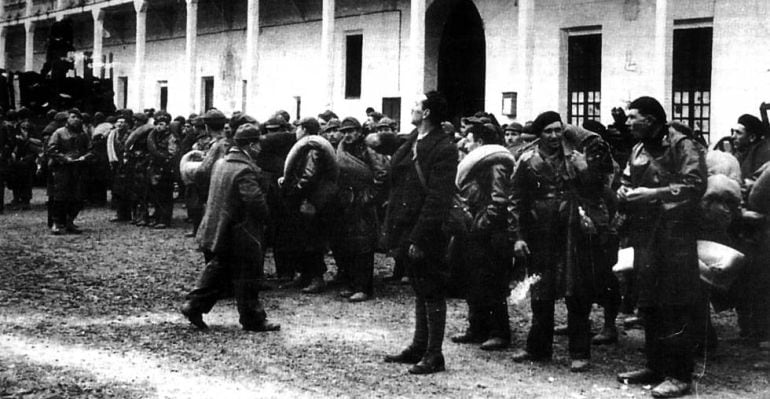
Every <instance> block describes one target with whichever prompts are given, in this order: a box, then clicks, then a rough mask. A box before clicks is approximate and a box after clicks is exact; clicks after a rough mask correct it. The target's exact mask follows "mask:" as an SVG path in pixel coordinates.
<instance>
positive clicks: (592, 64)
mask: <svg viewBox="0 0 770 399" xmlns="http://www.w3.org/2000/svg"><path fill="white" fill-rule="evenodd" d="M0 3H2V6H1V7H0V10H1V11H2V15H0V46H2V48H3V49H4V50H5V51H4V52H3V55H2V57H0V67H3V68H5V69H6V70H9V71H24V70H26V71H29V70H34V71H39V70H40V69H41V68H42V65H43V63H44V61H45V54H46V41H47V38H48V30H49V28H50V26H51V24H52V23H53V22H54V21H56V20H62V19H65V18H67V19H70V20H71V21H73V24H74V45H75V48H76V53H75V54H76V71H75V72H74V73H76V74H78V75H79V76H83V74H85V73H86V69H89V71H88V73H93V75H94V76H106V77H112V79H113V82H114V85H115V93H116V95H115V102H116V105H117V106H118V107H119V108H121V107H124V106H125V107H131V108H135V109H142V108H147V107H154V108H156V109H157V108H166V109H167V110H168V111H169V112H170V113H172V114H175V115H176V114H182V115H186V114H187V113H189V112H200V111H201V110H203V109H205V108H207V107H211V106H215V107H217V108H219V109H221V110H223V111H225V112H232V111H234V110H246V111H247V112H249V113H252V114H254V115H255V116H257V117H258V118H265V117H267V116H268V115H270V114H271V113H272V112H274V111H275V110H278V109H285V110H288V111H289V112H290V113H291V114H292V116H297V114H298V113H299V114H301V116H308V115H315V114H317V113H319V112H321V111H323V110H324V109H327V108H330V109H333V110H334V111H335V112H336V113H337V114H339V115H354V116H361V115H363V113H364V109H365V108H366V107H368V106H372V107H374V108H375V109H378V110H382V111H384V112H385V113H386V114H390V115H391V116H394V117H396V118H397V119H400V121H401V124H402V126H404V129H403V130H406V129H407V128H406V127H407V126H408V123H409V115H410V112H409V111H410V109H411V107H412V105H413V104H414V100H415V99H416V98H417V96H418V95H419V93H422V92H424V91H426V90H429V89H435V88H437V89H439V90H441V91H442V92H444V93H445V94H447V96H448V97H449V99H450V106H451V108H452V111H453V113H454V114H455V115H461V114H469V113H472V112H473V111H476V110H480V109H484V110H487V111H488V112H492V113H494V114H496V115H498V116H500V119H501V120H503V121H506V120H509V119H517V120H520V121H525V120H528V119H532V118H534V116H535V115H536V114H537V113H539V112H541V111H545V110H549V109H555V110H558V111H560V112H561V113H562V114H563V115H565V116H566V117H567V118H569V120H571V121H572V122H580V121H582V120H583V119H585V118H593V119H599V120H601V121H602V122H604V123H607V122H610V121H611V117H610V112H611V109H612V108H613V107H624V106H625V105H627V103H628V102H629V101H631V100H633V99H634V98H635V97H638V96H641V95H652V96H655V97H656V98H659V99H660V100H661V102H662V103H663V104H664V106H665V107H666V109H667V111H668V113H669V115H671V116H672V117H673V118H676V119H679V120H684V121H686V122H688V123H690V124H691V125H692V126H693V127H694V128H696V129H699V130H702V131H704V132H705V133H710V134H711V136H712V137H713V138H716V137H720V136H723V135H726V134H729V128H730V126H731V125H732V124H733V122H734V121H735V120H736V119H737V116H738V115H740V114H742V113H747V112H748V113H753V114H757V113H758V107H759V104H760V103H761V102H763V101H766V100H770V96H769V95H768V93H770V52H768V51H764V43H765V40H766V39H770V31H769V29H768V27H767V26H766V25H767V22H769V21H770V2H769V1H767V0H411V1H410V0H2V1H1V2H0Z"/></svg>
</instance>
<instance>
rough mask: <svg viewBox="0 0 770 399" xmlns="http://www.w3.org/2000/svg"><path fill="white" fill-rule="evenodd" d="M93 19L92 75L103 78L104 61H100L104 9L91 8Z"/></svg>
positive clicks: (102, 44) (102, 45)
mask: <svg viewBox="0 0 770 399" xmlns="http://www.w3.org/2000/svg"><path fill="white" fill-rule="evenodd" d="M91 15H92V16H93V19H94V51H93V55H92V60H93V61H92V66H93V70H94V77H98V78H100V79H103V78H104V63H103V62H102V52H103V47H104V10H103V9H101V8H94V9H93V10H91Z"/></svg>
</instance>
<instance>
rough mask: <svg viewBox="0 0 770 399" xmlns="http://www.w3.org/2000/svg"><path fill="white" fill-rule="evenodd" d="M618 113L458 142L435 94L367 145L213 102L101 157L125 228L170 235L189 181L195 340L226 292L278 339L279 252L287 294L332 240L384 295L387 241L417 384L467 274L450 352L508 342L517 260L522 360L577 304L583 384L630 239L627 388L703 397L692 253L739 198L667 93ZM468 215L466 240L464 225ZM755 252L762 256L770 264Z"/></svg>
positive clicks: (484, 122) (322, 125)
mask: <svg viewBox="0 0 770 399" xmlns="http://www.w3.org/2000/svg"><path fill="white" fill-rule="evenodd" d="M621 114H622V115H621ZM613 116H616V123H615V124H614V126H613V127H612V129H605V130H603V129H604V128H603V126H598V125H597V124H596V123H594V124H593V125H592V124H591V123H587V124H586V125H584V127H578V126H571V125H567V124H565V123H563V121H562V120H561V116H560V115H559V114H558V113H556V112H553V111H549V112H544V113H542V114H540V115H539V116H538V117H537V118H536V119H535V120H534V121H533V122H532V123H531V124H529V125H528V126H526V129H527V130H528V132H527V133H524V134H528V135H529V136H525V135H524V134H518V135H517V134H516V133H518V132H517V129H521V130H524V128H525V126H517V125H516V124H511V125H509V126H506V127H505V128H501V127H499V126H498V125H497V124H496V122H495V121H494V117H493V116H490V115H486V116H481V117H477V118H468V119H464V120H463V124H464V125H466V126H464V127H463V128H462V129H461V132H462V133H461V134H460V137H459V140H458V139H456V138H455V134H454V132H453V130H454V129H451V128H448V126H447V124H446V123H445V122H444V121H446V119H447V118H448V114H447V104H446V100H445V99H444V98H443V96H442V95H441V94H440V93H437V92H430V93H427V94H426V95H425V97H424V98H422V99H420V100H418V101H417V102H416V103H415V106H414V109H413V110H412V115H411V117H412V123H413V125H414V127H415V129H414V130H413V131H412V132H411V133H409V134H403V135H402V134H397V133H395V132H396V130H397V129H396V126H395V124H394V123H393V121H391V120H389V119H388V118H385V117H381V116H379V115H373V117H372V118H370V120H368V121H367V122H366V125H367V126H366V129H367V130H368V131H369V132H370V134H368V135H366V134H365V132H364V128H365V127H364V126H362V124H361V123H360V122H359V121H358V120H357V119H356V118H353V117H347V118H344V119H342V120H341V121H339V120H338V119H337V118H336V115H333V113H332V112H325V113H324V114H321V115H319V118H305V119H302V120H300V121H298V122H296V123H295V124H294V125H292V124H289V123H288V122H286V121H288V119H289V118H288V115H283V113H282V112H279V113H276V115H274V116H273V117H271V118H270V119H269V120H268V121H267V122H266V123H264V124H260V123H258V122H257V121H256V120H255V119H254V118H252V117H250V116H248V115H245V114H236V115H234V116H233V117H232V118H230V119H227V118H226V117H225V115H223V114H222V113H221V112H219V111H217V110H211V111H209V112H207V113H206V114H205V115H203V116H202V117H197V116H193V117H192V118H189V119H188V120H186V121H184V120H181V119H178V120H175V121H173V122H172V121H171V120H170V116H168V115H166V114H162V113H161V114H156V115H154V117H153V118H152V119H153V121H152V122H150V119H149V118H147V117H146V116H144V114H138V115H136V116H134V117H133V120H132V121H131V122H132V123H133V124H134V126H133V130H132V129H131V127H130V124H129V117H128V114H127V112H125V111H124V112H122V113H119V114H118V115H117V118H116V121H115V126H114V128H113V129H112V131H111V132H110V133H109V134H108V136H107V137H108V139H107V153H108V157H109V160H110V161H111V162H115V161H113V160H116V161H117V165H113V170H114V172H115V177H114V181H115V187H120V183H121V182H122V184H123V185H124V187H129V189H127V190H124V191H122V192H121V191H120V190H119V189H117V190H116V189H115V187H114V188H113V197H114V198H115V199H116V202H117V203H118V205H117V213H118V217H117V219H118V220H123V221H128V220H133V221H134V222H135V223H136V224H138V225H144V224H152V222H153V221H154V222H155V226H156V227H158V228H164V227H167V226H168V225H169V223H170V220H171V219H170V209H173V187H174V182H175V181H178V180H180V179H181V180H182V182H181V184H182V187H184V190H183V192H184V196H185V200H186V202H187V209H188V213H189V214H188V216H190V219H191V220H192V222H193V226H194V227H193V228H194V235H195V237H196V241H197V242H198V244H199V245H200V247H201V249H202V250H203V254H204V260H205V263H206V265H205V269H204V271H203V273H202V274H201V276H200V279H199V282H198V284H197V286H196V288H195V289H194V290H193V291H191V292H190V294H189V295H188V296H187V301H186V302H185V304H184V305H183V306H182V308H181V311H182V313H183V314H184V315H185V317H187V318H188V319H189V321H190V322H191V323H192V324H194V325H195V326H197V327H198V328H201V329H205V328H207V325H206V323H205V322H204V321H203V314H205V313H208V312H209V311H210V310H211V309H212V307H213V306H214V304H215V303H216V302H217V300H219V299H221V298H222V297H224V296H226V295H228V294H230V293H232V294H234V296H235V298H236V302H237V306H238V311H239V314H240V322H241V324H242V326H243V328H244V329H245V330H249V331H274V330H277V329H279V328H280V326H279V325H277V324H273V323H270V322H268V321H267V315H266V313H265V311H264V308H263V306H262V304H261V302H260V300H259V295H258V293H259V290H260V288H261V286H260V282H261V281H262V279H263V278H264V276H263V264H264V256H265V249H266V248H267V247H272V249H273V255H274V260H275V265H276V273H277V274H278V275H279V276H280V277H283V278H285V279H286V280H289V279H290V281H289V283H288V284H286V285H285V287H300V288H302V290H303V292H306V293H315V292H320V291H322V290H323V289H324V287H325V282H324V280H323V274H324V273H325V272H326V265H325V263H324V254H325V252H326V251H327V249H328V248H330V249H331V250H332V253H333V255H334V258H335V261H336V263H337V267H338V273H337V278H339V279H340V280H342V281H343V282H344V287H345V288H344V289H343V290H341V292H340V295H342V296H344V297H347V298H349V300H350V301H351V302H359V301H365V300H368V299H370V298H371V296H372V294H373V292H372V275H373V262H374V252H375V250H378V249H384V250H387V251H388V252H389V253H390V254H391V255H392V256H393V257H394V258H395V260H396V265H397V267H400V268H401V271H400V272H399V271H394V272H396V273H403V274H405V275H406V276H408V278H409V281H410V282H411V284H412V287H413V289H414V292H415V331H414V337H413V340H412V342H411V343H410V344H409V345H408V346H407V347H406V348H405V349H404V350H403V351H402V352H400V353H397V354H394V355H389V356H386V357H385V361H386V362H397V363H409V364H411V365H412V366H411V367H410V369H409V371H410V372H411V373H414V374H429V373H434V372H438V371H442V370H444V369H445V360H444V357H443V353H442V344H443V340H444V330H445V324H446V298H447V297H448V296H449V295H450V294H452V293H451V292H450V291H451V288H452V284H453V282H454V280H456V279H457V276H458V275H459V274H463V273H464V274H463V275H464V276H465V277H467V278H465V279H464V281H465V282H466V283H467V285H466V286H465V287H464V290H463V296H464V297H465V298H466V300H467V303H468V322H469V325H468V328H467V330H466V331H465V332H464V333H462V334H460V335H458V336H455V337H453V339H452V340H453V341H454V342H457V343H478V344H480V346H481V348H482V349H488V350H494V349H500V348H504V347H506V346H508V344H509V342H510V339H511V337H510V335H511V332H510V322H509V318H508V313H507V302H506V300H507V296H508V294H509V287H508V283H509V281H510V279H511V276H512V275H513V274H515V273H516V269H515V268H513V267H512V264H514V263H512V262H511V261H512V259H513V258H514V257H515V258H516V262H515V265H517V267H519V269H521V268H522V267H520V266H521V265H523V268H524V269H525V270H526V273H527V274H529V275H536V276H538V280H537V281H536V282H535V283H534V285H533V286H532V290H531V307H532V313H533V317H532V325H531V327H530V331H529V334H528V338H527V343H526V346H525V347H524V348H521V349H519V350H517V351H516V352H515V353H514V354H513V360H514V361H517V362H521V361H548V360H550V359H551V357H552V354H553V353H552V347H553V335H554V307H555V303H556V301H557V300H559V299H561V298H564V299H565V303H566V306H567V313H568V325H567V331H566V333H567V335H568V336H569V354H570V357H571V366H570V369H571V370H572V371H574V372H582V371H585V370H587V369H588V368H589V367H590V348H591V340H592V337H591V331H590V322H589V315H590V310H591V307H592V304H593V303H599V304H600V305H602V306H603V307H604V309H605V328H604V329H603V331H602V333H601V334H600V335H602V334H604V336H605V337H604V339H605V341H608V342H612V341H616V340H617V331H616V329H615V318H616V317H617V314H618V308H619V307H620V294H619V287H618V282H617V279H616V278H615V276H614V275H613V274H612V272H611V268H612V265H613V264H614V263H615V262H616V260H617V251H618V247H619V245H620V242H621V241H623V242H624V245H625V246H630V247H633V248H634V252H635V257H634V276H633V277H632V278H631V280H632V281H633V284H630V285H631V286H633V290H632V291H633V292H632V295H628V293H627V295H626V297H634V298H635V300H633V305H632V306H634V305H635V306H636V307H638V309H639V312H638V313H639V316H640V317H641V318H642V320H643V325H644V329H645V338H646V345H645V352H646V355H647V363H646V365H645V367H644V368H643V369H640V370H636V371H632V372H628V373H621V374H619V375H618V379H619V380H620V381H622V382H626V383H644V384H648V383H655V384H656V386H655V388H654V389H653V390H652V394H653V396H655V397H676V396H681V395H684V394H686V393H687V392H689V390H690V387H691V382H692V371H693V367H694V353H695V352H694V349H693V348H694V345H695V343H696V341H697V339H698V338H699V337H698V335H697V331H696V330H698V327H699V326H700V325H701V324H702V325H703V326H705V325H706V324H707V323H708V321H707V319H708V311H707V310H704V309H707V306H708V305H707V301H708V298H707V295H706V294H705V292H706V290H705V287H702V286H701V283H700V282H699V281H700V280H699V269H698V253H697V246H696V238H697V237H698V234H699V231H698V230H699V228H700V227H701V226H702V223H700V222H701V221H702V220H704V219H707V218H704V217H703V215H704V210H703V208H704V205H703V201H704V200H709V201H712V202H710V203H709V202H708V201H706V204H707V210H708V209H710V208H708V205H709V204H711V205H713V204H717V205H725V206H728V207H729V206H736V207H737V206H738V205H739V204H740V200H739V201H738V204H735V203H732V202H729V201H727V200H725V199H724V198H725V197H724V192H725V189H723V188H722V187H721V186H719V185H716V186H715V188H714V189H713V190H712V187H711V186H709V184H710V183H711V177H709V170H708V168H707V162H706V151H705V147H704V146H703V145H702V144H701V143H699V142H698V141H697V139H696V138H695V136H694V135H693V134H692V131H690V130H689V128H687V127H686V126H683V125H681V124H676V123H671V124H669V123H668V122H667V117H666V114H665V111H664V110H663V108H662V106H661V105H660V103H659V102H658V101H657V100H655V99H653V98H650V97H640V98H638V99H637V100H635V101H633V102H632V103H631V104H630V105H629V112H628V115H625V114H624V113H623V112H622V111H621V110H618V111H617V112H616V111H615V110H613ZM742 118H743V117H742ZM81 119H82V117H81V115H80V113H79V112H78V111H77V110H71V111H69V112H68V117H67V122H66V126H64V127H62V128H60V129H59V130H57V131H55V132H54V134H53V135H52V136H51V139H50V140H49V144H48V148H47V155H48V159H49V167H50V168H51V172H50V174H51V176H52V181H53V184H52V185H53V186H54V187H59V186H62V187H66V188H68V189H70V190H74V189H73V186H76V184H70V183H71V182H72V181H73V180H67V179H69V178H70V177H69V175H67V174H68V173H71V174H75V173H77V172H76V171H77V170H78V168H82V167H83V165H86V164H87V163H88V162H90V161H91V160H92V157H93V153H92V151H91V149H90V147H89V143H88V140H87V138H88V137H87V135H86V134H85V133H83V129H82V124H81V123H82V121H81ZM754 119H756V118H754ZM741 121H742V122H743V123H744V124H748V125H749V126H748V127H746V129H745V130H751V129H755V128H756V127H755V126H754V125H752V124H751V123H749V122H747V119H746V118H744V119H743V120H739V122H741ZM742 126H743V125H742ZM760 126H761V124H760ZM759 131H760V132H761V131H762V130H759ZM757 134H758V133H756V132H754V136H757ZM506 136H509V137H506ZM517 136H518V137H517ZM631 137H633V138H631ZM506 138H508V140H506ZM632 143H635V144H633V145H631V144H632ZM751 143H753V144H752V145H754V146H756V145H759V139H757V138H755V139H753V141H751ZM762 143H766V141H762ZM735 144H736V147H738V148H739V151H742V152H739V153H738V155H739V159H741V160H742V161H744V162H746V159H752V161H751V162H755V161H756V162H755V163H759V160H758V157H759V155H757V154H758V153H759V152H758V151H759V150H757V149H756V148H753V147H752V148H753V149H747V148H746V147H745V146H742V144H741V141H740V137H736V140H735ZM188 146H189V147H188ZM188 149H189V150H188ZM181 154H185V155H184V157H182V159H183V162H181V164H180V163H179V159H180V156H181ZM744 154H754V155H751V156H748V157H747V156H746V155H744ZM175 165H178V166H177V167H175ZM175 170H178V172H174V171H175ZM621 170H623V171H624V172H623V173H620V171H621ZM175 173H178V176H176V175H175ZM725 173H726V172H724V173H715V174H721V175H725ZM728 174H729V173H728ZM132 176H133V177H132ZM712 177H713V176H712ZM132 182H133V183H132ZM742 183H746V182H742ZM140 185H141V187H140ZM747 186H748V187H749V190H748V191H750V190H751V189H750V188H751V187H752V185H751V184H747ZM707 187H708V189H709V190H711V191H707ZM755 187H756V186H755ZM728 191H729V190H728ZM57 192H58V191H57V190H52V191H50V192H49V195H52V201H51V202H52V204H53V206H52V209H53V214H54V225H53V227H52V232H54V233H55V229H56V227H60V228H59V229H60V230H61V229H62V228H63V229H64V231H70V232H72V231H76V229H77V227H76V226H74V227H73V226H72V224H73V223H72V222H73V221H74V218H75V217H76V215H77V211H78V203H77V201H75V200H72V198H74V197H67V195H63V196H60V195H58V194H57ZM713 192H717V195H713V196H710V197H709V194H710V193H713ZM50 193H53V194H50ZM704 193H705V194H706V195H705V196H704ZM71 194H73V195H74V192H73V193H71ZM458 198H459V199H458ZM121 204H122V205H121ZM204 204H205V205H204ZM458 204H459V205H458ZM383 205H385V207H384V209H385V212H382V211H381V210H382V209H383ZM717 209H721V208H719V207H717ZM150 210H153V211H154V212H152V213H150ZM461 211H464V214H463V215H462V216H461V218H462V219H463V220H462V223H464V228H462V229H458V228H452V227H451V226H449V225H450V224H451V223H449V222H451V221H453V220H455V219H457V217H456V215H457V214H458V212H461ZM731 211H733V209H732V208H731ZM383 213H384V214H383ZM461 213H462V212H461ZM462 223H461V224H462ZM723 225H724V223H723V224H720V225H719V226H718V227H724V226H723ZM725 228H727V227H725ZM711 230H714V229H711ZM759 230H762V229H759ZM55 234H56V233H55ZM763 234H764V233H762V234H760V235H759V238H758V240H759V241H760V242H764V241H763V240H764V235H763ZM759 246H761V245H759ZM747 253H748V252H747ZM752 257H754V258H756V259H759V261H756V260H755V261H754V263H761V259H762V258H761V256H755V255H754V254H753V253H752ZM754 268H755V269H756V268H757V267H756V266H755V267H754ZM752 277H755V276H752ZM750 279H751V280H752V281H754V282H755V281H756V279H753V278H750ZM761 281H763V280H761ZM760 291H761V288H759V289H755V290H754V291H752V292H753V294H752V295H753V297H752V298H751V300H752V303H759V304H760V305H758V306H748V305H747V306H748V307H749V309H747V310H745V311H743V314H744V316H743V318H744V319H746V318H748V319H749V320H750V321H747V322H746V324H748V325H751V326H752V327H750V329H751V332H750V334H753V335H754V337H755V338H756V339H757V340H758V341H760V342H766V341H767V328H766V327H767V298H766V296H767V295H766V293H765V294H764V295H762V294H761V292H760ZM704 298H705V299H704ZM742 303H743V304H746V303H745V301H744V302H742ZM762 304H764V305H762ZM739 315H740V313H739ZM747 328H749V327H747ZM763 328H764V330H763ZM742 331H743V330H742Z"/></svg>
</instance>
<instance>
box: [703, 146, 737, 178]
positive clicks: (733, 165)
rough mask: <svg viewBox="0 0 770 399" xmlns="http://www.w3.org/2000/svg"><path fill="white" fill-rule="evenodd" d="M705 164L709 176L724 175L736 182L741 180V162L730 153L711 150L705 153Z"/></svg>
mask: <svg viewBox="0 0 770 399" xmlns="http://www.w3.org/2000/svg"><path fill="white" fill-rule="evenodd" d="M706 166H707V167H708V171H709V176H713V175H725V176H727V177H729V178H731V179H733V180H735V181H737V182H739V183H740V181H741V164H740V163H739V162H738V159H737V158H735V156H733V155H732V154H729V153H726V152H723V151H718V150H712V151H709V152H708V153H707V154H706Z"/></svg>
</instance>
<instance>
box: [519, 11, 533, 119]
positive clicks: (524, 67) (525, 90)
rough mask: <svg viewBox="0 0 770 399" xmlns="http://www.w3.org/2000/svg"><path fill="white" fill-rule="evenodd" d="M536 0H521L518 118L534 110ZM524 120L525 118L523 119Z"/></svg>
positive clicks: (526, 115) (527, 115)
mask: <svg viewBox="0 0 770 399" xmlns="http://www.w3.org/2000/svg"><path fill="white" fill-rule="evenodd" d="M534 20H535V1H534V0H519V20H518V34H517V37H518V40H519V43H518V46H519V47H518V51H517V57H516V58H517V60H516V63H517V69H518V72H519V78H518V80H519V84H518V94H517V104H516V107H517V108H518V109H517V110H516V118H517V119H522V118H529V117H531V116H530V115H532V112H533V111H532V110H533V104H532V101H533V98H532V65H533V58H534V49H535V37H534V30H535V29H534ZM522 120H523V119H522Z"/></svg>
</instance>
